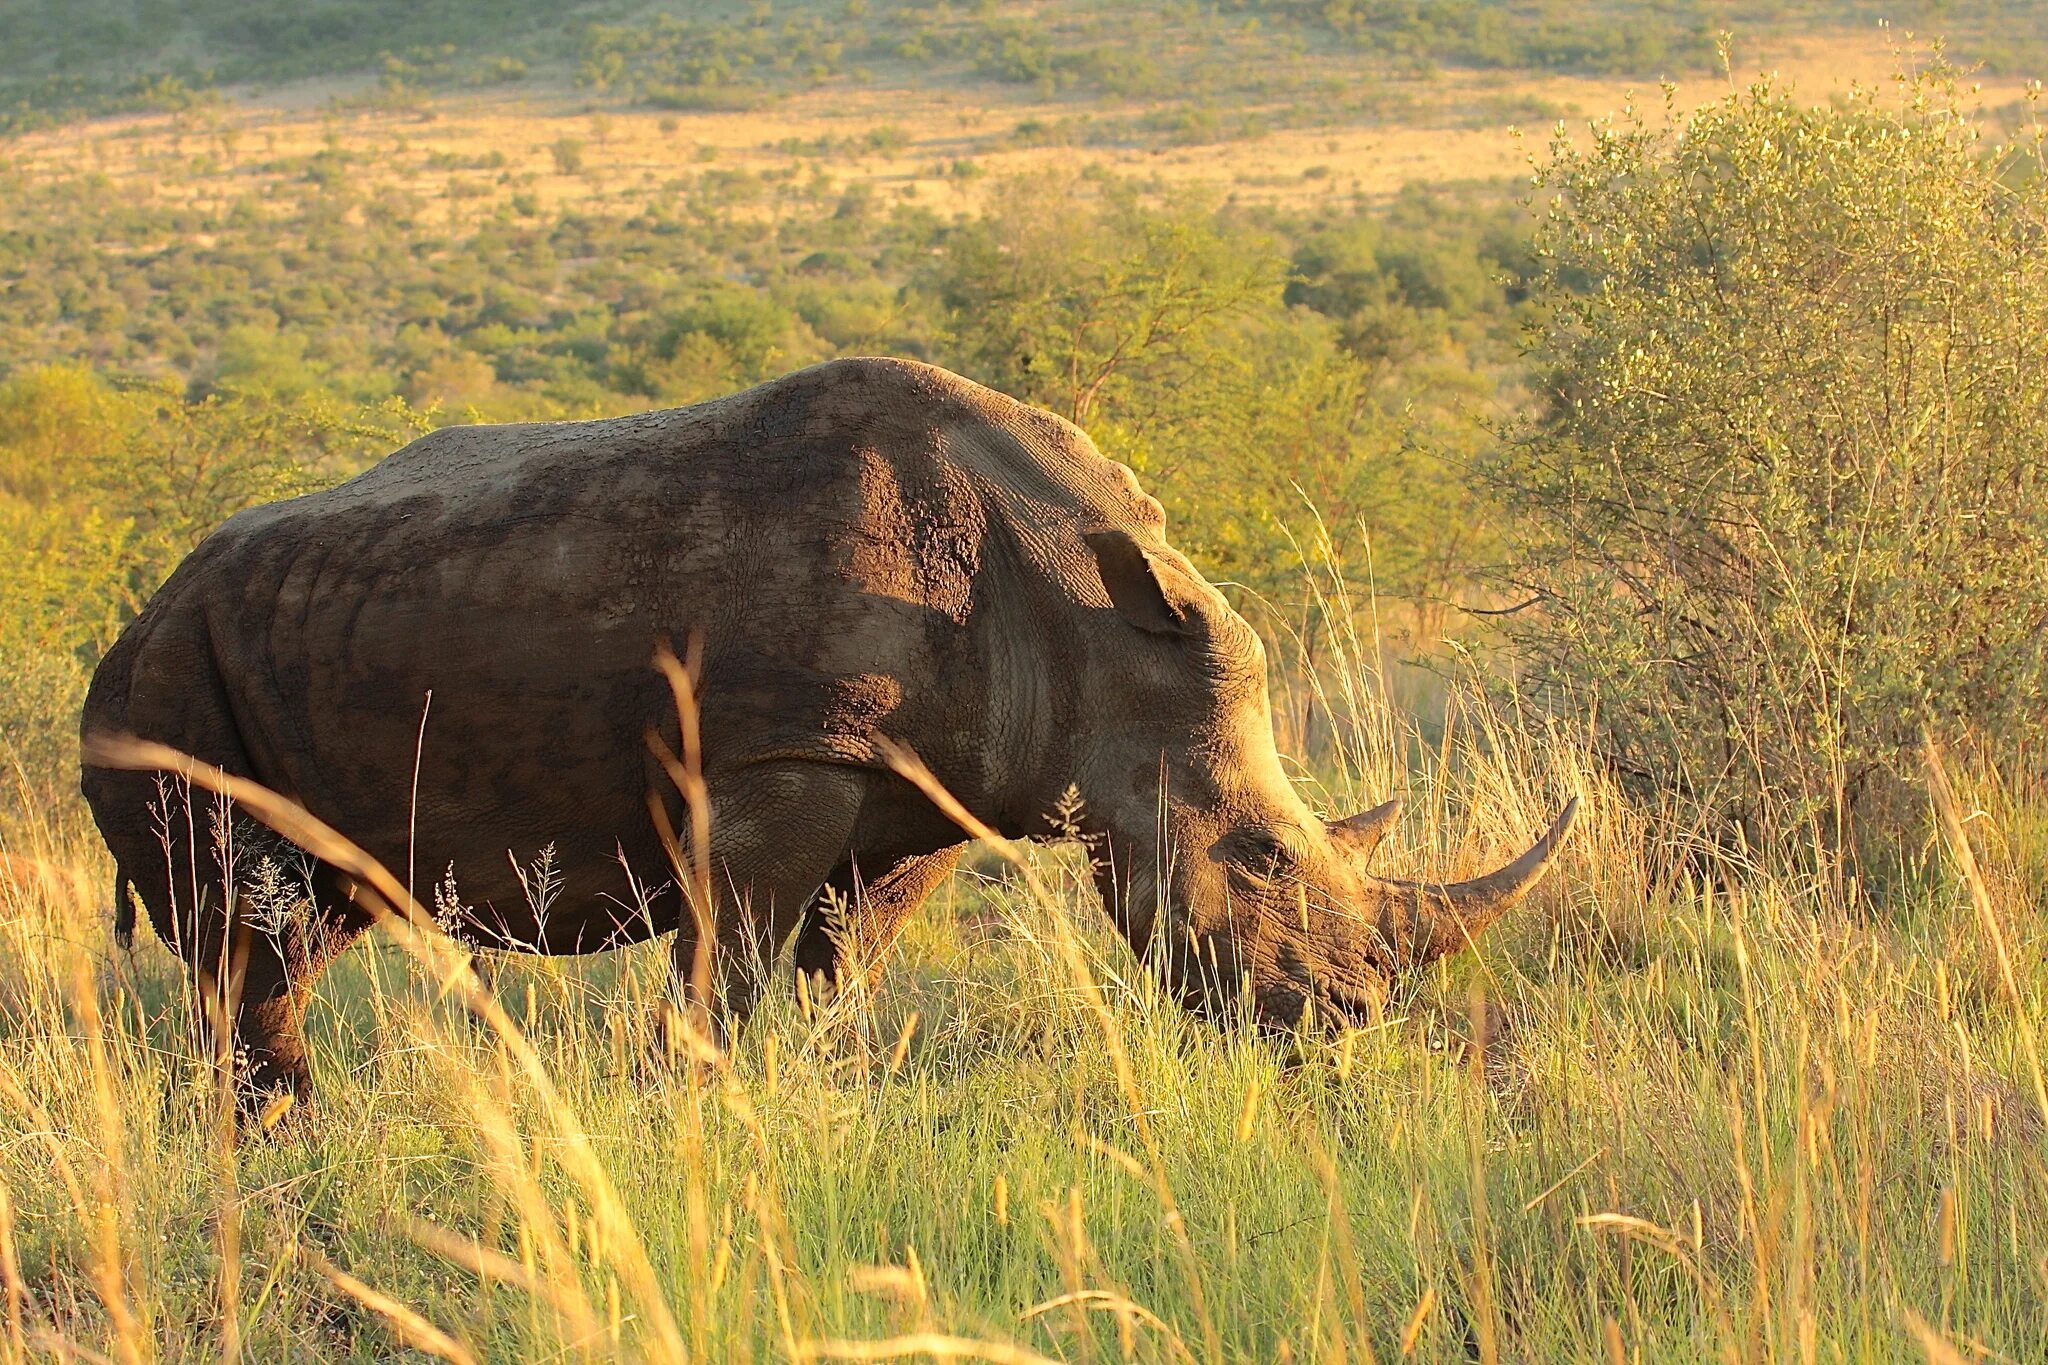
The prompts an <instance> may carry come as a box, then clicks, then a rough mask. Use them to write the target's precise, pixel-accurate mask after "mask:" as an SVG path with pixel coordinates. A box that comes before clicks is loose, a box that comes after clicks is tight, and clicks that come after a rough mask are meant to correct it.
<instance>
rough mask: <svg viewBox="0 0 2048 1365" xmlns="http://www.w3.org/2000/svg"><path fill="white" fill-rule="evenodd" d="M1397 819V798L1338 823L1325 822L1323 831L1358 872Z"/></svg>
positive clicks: (1398, 804)
mask: <svg viewBox="0 0 2048 1365" xmlns="http://www.w3.org/2000/svg"><path fill="white" fill-rule="evenodd" d="M1400 817H1401V798H1400V797H1398V796H1397V797H1395V798H1394V799H1393V800H1391V801H1382V802H1381V803H1380V804H1379V805H1377V806H1374V807H1373V808H1372V809H1371V810H1368V811H1360V812H1359V813H1358V814H1356V815H1353V816H1348V817H1346V818H1345V819H1342V820H1330V821H1327V822H1326V823H1325V826H1324V827H1325V828H1326V829H1328V830H1329V832H1330V841H1331V842H1332V843H1334V844H1336V845H1337V847H1338V848H1340V849H1342V850H1344V852H1345V853H1347V854H1349V855H1350V857H1351V861H1352V862H1353V863H1354V864H1356V865H1357V866H1359V867H1361V868H1362V867H1364V866H1365V865H1366V863H1368V862H1370V861H1371V860H1372V855H1373V853H1374V852H1375V851H1376V850H1377V849H1378V848H1379V846H1380V841H1381V840H1383V839H1385V838H1386V837H1387V831H1388V830H1390V829H1392V828H1393V827H1394V821H1396V820H1398V819H1399V818H1400Z"/></svg>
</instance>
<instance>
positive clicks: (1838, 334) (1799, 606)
mask: <svg viewBox="0 0 2048 1365" xmlns="http://www.w3.org/2000/svg"><path fill="white" fill-rule="evenodd" d="M1895 95H1896V97H1895V98H1883V99H1880V98H1879V97H1877V96H1874V95H1872V94H1870V93H1868V92H1866V93H1865V94H1863V95H1862V96H1859V97H1858V98H1856V99H1854V100H1852V101H1850V102H1849V103H1847V104H1845V105H1843V106H1840V107H1833V108H1830V107H1812V106H1808V105H1804V104H1801V103H1798V102H1796V101H1794V100H1793V99H1792V98H1791V96H1790V95H1789V94H1787V93H1786V92H1785V91H1783V90H1781V89H1779V88H1776V87H1774V86H1773V85H1771V84H1769V83H1764V84H1760V85H1758V86H1755V87H1754V88H1752V89H1750V90H1749V91H1747V92H1746V93H1739V94H1731V95H1729V96H1728V97H1726V98H1725V99H1723V100H1722V101H1720V102H1719V103H1717V104H1714V105H1712V106H1709V107H1706V108H1704V109H1702V110H1700V111H1698V112H1697V113H1695V114H1694V115H1692V116H1691V117H1690V119H1687V120H1680V119H1678V118H1676V117H1674V118H1673V119H1671V120H1670V122H1669V125H1668V127H1667V126H1665V125H1664V124H1661V123H1658V122H1653V121H1647V120H1640V119H1639V120H1637V121H1635V122H1633V123H1630V124H1629V125H1627V126H1625V127H1620V128H1616V127H1599V128H1597V129H1596V132H1595V135H1594V137H1593V140H1592V143H1591V145H1590V146H1580V145H1577V144H1575V143H1573V142H1571V141H1569V140H1566V139H1562V138H1561V139H1560V140H1559V142H1558V144H1557V145H1556V146H1555V147H1554V149H1553V154H1552V157H1551V160H1550V162H1549V164H1548V166H1547V168H1546V169H1545V170H1544V171H1543V173H1542V175H1541V177H1540V180H1539V183H1540V184H1541V185H1542V187H1543V188H1544V189H1545V190H1546V191H1547V192H1548V193H1550V194H1552V195H1554V196H1555V199H1554V202H1553V206H1552V208H1551V211H1550V214H1549V218H1548V221H1547V224H1546V225H1545V226H1544V227H1543V228H1542V229H1541V230H1540V231H1539V236H1538V243H1537V251H1538V259H1539V262H1540V278H1539V280H1538V282H1537V293H1538V298H1539V301H1540V303H1541V304H1542V305H1543V307H1544V312H1543V315H1542V318H1543V320H1542V321H1541V323H1540V324H1539V325H1537V326H1536V327H1535V328H1534V331H1533V337H1532V340H1533V344H1534V352H1535V359H1536V361H1537V363H1538V365H1539V367H1540V371H1541V373H1542V375H1543V377H1544V379H1543V382H1544V383H1545V384H1546V387H1547V391H1548V399H1549V406H1548V412H1547V414H1546V416H1545V417H1544V419H1543V420H1542V421H1541V422H1540V423H1538V424H1536V425H1534V426H1532V427H1531V428H1530V429H1528V430H1525V431H1523V432H1521V433H1519V439H1517V440H1514V441H1511V442H1510V443H1508V444H1507V445H1506V446H1505V447H1504V448H1503V449H1502V450H1501V451H1500V452H1499V453H1498V455H1497V456H1496V457H1495V458H1494V459H1493V460H1492V461H1491V464H1490V472H1491V475H1492V477H1493V480H1494V482H1495V483H1496V484H1497V485H1498V486H1499V487H1501V488H1502V489H1503V490H1505V492H1506V493H1507V495H1508V497H1509V499H1510V501H1511V502H1512V503H1513V504H1514V505H1515V506H1516V507H1517V508H1518V509H1519V511H1520V512H1521V513H1522V517H1523V521H1522V526H1523V531H1522V536H1523V543H1522V545H1521V558H1520V560H1519V562H1518V563H1517V564H1516V565H1515V568H1514V570H1513V573H1512V577H1513V579H1514V580H1515V581H1516V582H1517V584H1518V585H1519V586H1521V587H1523V588H1525V589H1527V590H1528V591H1529V592H1530V593H1531V594H1532V595H1533V596H1534V597H1535V598H1537V599H1538V600H1539V601H1540V602H1541V604H1542V608H1543V609H1542V610H1541V611H1540V612H1536V611H1531V612H1525V613H1523V614H1521V615H1520V616H1518V617H1515V618H1513V619H1514V620H1515V622H1516V629H1515V633H1516V634H1517V635H1518V637H1519V639H1520V642H1521V644H1522V645H1523V646H1524V647H1525V648H1526V649H1527V651H1528V652H1529V655H1530V657H1531V659H1532V662H1533V663H1534V665H1535V667H1536V669H1537V670H1538V674H1539V676H1542V677H1546V678H1548V679H1549V680H1551V681H1553V682H1556V683H1560V684H1564V685H1566V686H1567V688H1568V690H1569V692H1570V694H1571V695H1573V696H1575V697H1578V698H1580V699H1581V700H1582V701H1583V700H1586V699H1591V700H1592V701H1594V702H1595V703H1596V704H1597V712H1598V718H1599V721H1598V723H1599V730H1600V733H1601V735H1602V737H1603V739H1604V742H1605V744H1606V746H1607V750H1608V754H1609V757H1610V758H1611V759H1612V761H1613V762H1614V763H1615V764H1616V765H1617V766H1618V767H1619V768H1620V769H1621V770H1622V771H1623V772H1624V773H1626V774H1628V775H1630V776H1631V777H1633V778H1634V779H1635V780H1636V781H1638V782H1639V783H1641V784H1644V785H1648V786H1652V787H1657V788H1662V789H1666V790H1672V789H1683V790H1685V791H1687V792H1688V793H1690V794H1691V795H1692V796H1694V797H1697V798H1699V799H1701V800H1703V801H1705V802H1706V803H1707V805H1708V807H1709V808H1710V809H1711V810H1713V811H1715V812H1717V813H1719V814H1722V815H1726V816H1731V817H1734V818H1735V819H1737V820H1738V821H1740V822H1742V823H1744V824H1745V825H1746V826H1747V827H1748V828H1749V830H1750V831H1752V833H1753V832H1754V831H1755V830H1757V829H1759V828H1762V827H1764V826H1765V825H1771V826H1773V827H1777V828H1787V827H1795V828H1800V829H1803V830H1804V831H1805V832H1806V833H1805V836H1804V837H1805V840H1806V841H1807V842H1808V843H1809V846H1810V847H1812V848H1815V849H1817V850H1820V851H1822V852H1823V853H1831V852H1832V851H1837V850H1840V851H1849V852H1853V851H1854V850H1855V849H1856V847H1857V846H1858V844H1859V842H1860V843H1861V844H1862V846H1863V848H1864V849H1865V850H1866V851H1869V850H1870V849H1871V848H1872V845H1871V844H1870V842H1869V840H1868V839H1867V838H1864V839H1859V835H1860V834H1861V833H1862V832H1866V831H1870V830H1875V829H1878V828H1888V827H1891V821H1890V817H1893V816H1897V815H1899V814H1901V813H1902V811H1903V810H1904V809H1905V804H1906V803H1912V804H1913V805H1914V806H1917V805H1918V804H1919V798H1918V796H1917V794H1916V791H1909V790H1907V788H1908V787H1909V786H1910V787H1912V788H1914V789H1917V786H1918V774H1917V767H1918V757H1917V751H1918V746H1919V741H1920V736H1921V733H1922V730H1923V727H1925V728H1927V729H1930V730H1931V731H1932V732H1933V733H1934V734H1935V735H1936V736H1937V737H1946V738H1949V739H1951V740H1957V741H1967V740H1971V739H1981V740H1985V741H1995V742H1996V743H1997V744H1998V745H1999V746H2000V747H2001V748H2002V749H2005V750H2006V751H2007V752H2008V753H2010V752H2011V751H2012V750H2013V748H2014V746H2020V745H2023V744H2025V743H2027V742H2028V741H2029V740H2030V739H2032V738H2034V737H2038V736H2039V735H2040V734H2041V732H2042V729H2043V720H2044V713H2043V709H2042V706H2041V690H2040V689H2041V684H2042V681H2043V654H2042V638H2043V636H2042V631H2043V627H2044V623H2048V503H2044V501H2043V497H2044V494H2048V488H2044V479H2043V469H2044V465H2043V461H2042V452H2043V449H2044V446H2048V367H2044V366H2043V363H2042V361H2043V355H2042V347H2043V344H2044V338H2048V251H2044V246H2048V243H2044V241H2043V234H2044V226H2043V225H2044V223H2048V181H2044V180H2043V179H2042V177H2041V175H2040V159H2039V144H2038V142H2037V143H2035V144H2033V145H2032V146H2030V147H2026V148H2023V149H2013V148H1991V147H1987V146H1986V145H1985V144H1984V141H1983V140H1982V139H1981V138H1980V137H1979V135H1978V130H1977V129H1976V128H1975V127H1974V126H1973V125H1972V123H1971V122H1970V120H1969V119H1968V118H1967V117H1966V116H1965V115H1963V114H1962V113H1961V112H1960V111H1959V100H1960V96H1959V94H1958V92H1957V90H1956V88H1955V86H1954V83H1953V81H1952V80H1951V79H1950V78H1949V77H1948V76H1946V75H1945V74H1943V73H1936V74H1934V75H1932V76H1927V77H1922V78H1917V79H1914V80H1911V81H1908V82H1905V83H1903V84H1902V85H1901V87H1900V89H1899V90H1898V91H1896V92H1895ZM1681 125H1682V126H1681ZM1673 129H1675V130H1676V131H1672V130H1673ZM1786 815H1791V816H1793V817H1795V819H1794V820H1793V821H1790V822H1787V821H1785V820H1784V819H1783V817H1784V816H1786ZM1766 816H1775V817H1778V818H1777V819H1775V820H1769V819H1763V818H1761V817H1766ZM1880 816H1883V817H1886V818H1885V819H1884V820H1883V821H1882V822H1880V821H1879V820H1877V819H1876V817H1880Z"/></svg>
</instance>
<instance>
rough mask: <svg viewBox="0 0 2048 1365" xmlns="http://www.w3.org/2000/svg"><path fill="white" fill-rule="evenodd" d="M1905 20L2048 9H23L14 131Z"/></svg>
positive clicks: (1275, 1) (13, 31)
mask: <svg viewBox="0 0 2048 1365" xmlns="http://www.w3.org/2000/svg"><path fill="white" fill-rule="evenodd" d="M1880 18H1889V19H1890V20H1891V21H1892V22H1894V23H1896V24H1898V25H1901V26H1912V27H1918V28H1920V29H1922V30H1924V31H1930V32H1932V31H1938V32H1944V33H1947V34H1950V35H1952V36H1953V37H1954V38H1955V39H1956V40H1957V50H1958V53H1959V55H1961V56H1963V57H1964V58H1965V59H1967V60H1975V61H1983V62H1986V63H1988V64H1990V65H1991V66H1993V67H1994V68H1997V69H2001V70H2006V71H2011V70H2015V69H2018V68H2020V67H2031V68H2034V69H2038V68H2039V67H2041V66H2043V65H2048V62H2044V61H2043V54H2044V52H2048V45H2044V40H2043V36H2042V35H2043V33H2044V31H2048V23H2044V20H2048V0H1957V2H1956V3H1944V0H1905V3H1904V4H1903V5H1900V6H1892V5H1877V4H1873V3H1868V2H1867V0H1847V2H1845V0H1642V2H1641V3H1617V2H1614V0H1601V2H1599V3H1593V4H1581V3H1572V2H1571V0H1533V2H1527V3H1499V2H1498V0H1133V2H1131V3H1125V2H1124V0H980V3H976V4H971V5H950V4H946V3H920V2H919V0H782V2H781V3H768V2H767V0H756V3H752V4H720V3H710V4H700V3H679V2H678V0H670V3H667V4H660V5H648V4H646V3H644V0H584V2H583V3H556V0H303V3H298V4H293V5H278V4H273V3H268V2H267V0H9V3H7V4H6V5H4V6H0V127H5V126H9V125H12V126H23V125H28V124H34V123H37V122H44V121H48V120H51V119H58V118H63V117H67V116H75V115H78V114H81V113H98V112H111V111H116V110H124V109H129V110H132V109H147V108H157V109H162V108H179V107H184V106H186V105H189V104H191V103H194V102H200V101H203V100H205V99H206V98H207V94H206V92H207V91H209V90H211V89H212V88H214V87H217V86H221V85H235V84H251V83H253V84H259V85H262V84H273V83H283V82H294V81H304V80H312V79H320V78H342V79H346V80H349V81H351V82H352V83H353V84H354V86H355V87H356V95H355V97H357V98H366V99H373V100H374V99H384V100H396V101H403V100H408V99H416V98H419V97H420V96H422V95H424V94H426V93H427V92H430V91H434V90H441V89H449V88H461V87H468V86H481V85H490V84H498V83H512V82H518V81H522V80H542V81H548V82H553V83H559V84H567V83H573V84H574V85H575V86H576V87H579V88H581V89H584V90H587V91H589V92H590V93H591V95H592V96H593V97H597V98H602V99H605V100H609V101H616V102H620V103H625V104H639V105H644V106H653V107H665V108H699V109H701V108H733V107H745V106H747V105H748V104H750V103H754V102H760V101H764V100H767V99H771V98H773V97H774V96H775V95H777V94H779V93H782V92H786V91H788V90H792V89H797V88H804V87H808V86H814V85H817V84H819V83H825V82H833V81H844V82H849V83H868V82H871V81H875V80H877V79H881V80H887V81H891V82H900V83H908V84H930V83H955V82H976V81H980V82H994V83H1007V84H1015V85H1027V86H1032V87H1035V88H1036V89H1038V90H1040V91H1042V92H1044V93H1045V94H1047V95H1057V94H1060V93H1063V92H1066V91H1076V92H1080V93H1086V94H1094V95H1105V94H1106V95H1112V96H1128V97H1132V98H1154V97H1168V96H1170V97H1173V98H1175V99H1177V100H1187V99H1190V98H1198V99H1211V100H1218V101H1225V102H1227V101H1229V100H1231V99H1233V98H1237V97H1242V96H1246V95H1255V96H1263V97H1271V96H1272V95H1274V94H1275V93H1277V92H1276V91H1275V90H1274V88H1273V87H1274V84H1275V82H1276V80H1284V79H1285V76H1284V73H1285V71H1286V69H1287V67H1288V65H1289V59H1290V58H1294V57H1298V56H1300V55H1302V54H1304V53H1309V52H1322V53H1325V54H1332V55H1335V54H1341V55H1343V56H1344V57H1346V58H1347V59H1348V60H1349V61H1350V62H1352V63H1353V64H1354V65H1356V66H1359V67H1360V68H1362V69H1366V70H1379V71H1384V72H1385V73H1387V74H1392V75H1416V74H1426V73H1427V72H1428V71H1430V70H1432V69H1434V68H1436V67H1439V66H1453V67H1478V68H1504V69H1525V70H1545V71H1572V72H1592V73H1602V74H1619V75H1629V76H1639V77H1644V78H1656V77H1660V76H1665V75H1676V74H1681V73H1684V72H1688V71H1694V70H1699V69H1702V68H1703V67H1706V66H1708V65H1710V64H1711V62H1712V59H1713V48H1714V39H1715V35H1716V34H1717V33H1719V32H1721V31H1723V30H1730V29H1732V30H1736V31H1740V32H1742V33H1744V34H1746V35H1756V34H1759V33H1763V32H1785V31H1800V30H1804V29H1808V28H1817V27H1825V26H1829V25H1841V24H1858V25H1865V24H1870V23H1873V22H1875V21H1876V20H1878V19H1880Z"/></svg>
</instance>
